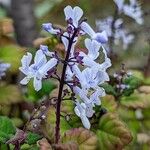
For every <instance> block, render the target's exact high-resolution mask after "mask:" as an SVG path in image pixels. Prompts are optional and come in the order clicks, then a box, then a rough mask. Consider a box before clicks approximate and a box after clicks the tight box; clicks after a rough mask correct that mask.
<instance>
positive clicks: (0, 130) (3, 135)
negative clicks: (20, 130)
mask: <svg viewBox="0 0 150 150" xmlns="http://www.w3.org/2000/svg"><path fill="white" fill-rule="evenodd" d="M15 132H16V128H15V126H14V125H13V123H12V122H11V120H10V119H9V118H7V117H4V116H0V142H3V143H5V142H6V141H8V140H9V139H10V138H11V137H12V136H13V135H14V134H15Z"/></svg>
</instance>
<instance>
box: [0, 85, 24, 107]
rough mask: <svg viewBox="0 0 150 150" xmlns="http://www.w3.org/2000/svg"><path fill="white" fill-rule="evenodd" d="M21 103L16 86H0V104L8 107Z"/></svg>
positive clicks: (19, 93)
mask: <svg viewBox="0 0 150 150" xmlns="http://www.w3.org/2000/svg"><path fill="white" fill-rule="evenodd" d="M20 101H22V97H21V92H20V90H19V88H18V87H17V86H16V85H1V86H0V104H3V105H10V104H14V103H18V102H20Z"/></svg>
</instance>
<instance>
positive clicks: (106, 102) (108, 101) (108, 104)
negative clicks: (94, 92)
mask: <svg viewBox="0 0 150 150" xmlns="http://www.w3.org/2000/svg"><path fill="white" fill-rule="evenodd" d="M101 102H102V106H103V107H104V108H106V109H107V110H108V111H109V112H115V111H116V109H117V103H116V102H115V98H114V97H113V96H112V95H106V96H105V97H102V100H101Z"/></svg>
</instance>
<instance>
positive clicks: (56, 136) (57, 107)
mask: <svg viewBox="0 0 150 150" xmlns="http://www.w3.org/2000/svg"><path fill="white" fill-rule="evenodd" d="M77 31H78V30H77V29H75V31H74V33H73V35H72V37H71V38H70V39H69V44H68V48H67V54H66V58H65V61H64V66H63V70H62V76H61V79H60V84H59V92H58V99H57V104H56V127H55V143H58V142H59V138H60V106H61V100H62V93H63V87H64V84H65V75H66V68H67V65H68V64H67V62H68V59H69V56H70V51H71V47H72V44H73V40H74V38H75V36H76V34H77Z"/></svg>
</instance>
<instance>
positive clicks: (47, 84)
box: [25, 80, 57, 102]
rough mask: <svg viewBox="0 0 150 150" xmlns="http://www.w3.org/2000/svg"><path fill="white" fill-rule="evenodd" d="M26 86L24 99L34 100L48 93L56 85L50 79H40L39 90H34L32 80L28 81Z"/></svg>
mask: <svg viewBox="0 0 150 150" xmlns="http://www.w3.org/2000/svg"><path fill="white" fill-rule="evenodd" d="M27 86H28V91H27V93H26V95H25V99H27V100H28V101H32V102H36V101H38V100H39V99H41V98H42V97H43V96H45V95H49V94H50V93H51V92H52V91H53V90H54V89H55V88H56V87H57V86H56V85H55V84H54V83H53V82H52V81H51V80H43V81H42V89H41V90H40V91H38V92H37V91H35V89H34V87H33V82H32V81H30V82H29V84H28V85H27Z"/></svg>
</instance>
